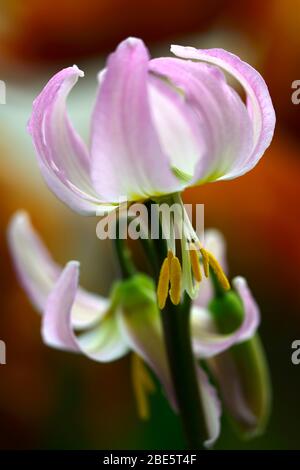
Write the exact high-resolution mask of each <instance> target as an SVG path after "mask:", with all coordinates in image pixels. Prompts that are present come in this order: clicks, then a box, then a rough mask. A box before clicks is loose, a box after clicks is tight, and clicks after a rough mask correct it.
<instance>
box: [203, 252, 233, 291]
mask: <svg viewBox="0 0 300 470" xmlns="http://www.w3.org/2000/svg"><path fill="white" fill-rule="evenodd" d="M208 256H209V264H210V266H211V267H212V269H213V270H214V273H215V275H216V276H217V279H218V281H219V283H220V284H221V286H222V287H223V289H224V290H229V289H230V283H229V281H228V279H227V277H226V275H225V273H224V271H223V269H222V268H221V266H220V264H219V263H218V261H217V260H216V258H215V257H214V256H213V255H212V254H211V253H209V252H208Z"/></svg>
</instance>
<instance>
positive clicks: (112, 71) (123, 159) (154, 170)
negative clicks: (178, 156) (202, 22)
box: [91, 38, 182, 201]
mask: <svg viewBox="0 0 300 470" xmlns="http://www.w3.org/2000/svg"><path fill="white" fill-rule="evenodd" d="M148 64H149V56H148V51H147V50H146V48H145V45H144V44H143V42H142V41H141V40H139V39H136V38H129V39H127V40H125V41H123V42H122V43H121V44H120V45H119V46H118V48H117V49H116V51H115V52H114V53H113V54H112V55H111V56H110V57H109V59H108V63H107V68H106V70H105V73H103V74H101V76H100V84H99V91H98V96H97V99H96V104H95V109H94V113H93V117H92V130H91V134H92V135H91V154H92V161H91V175H92V179H93V182H94V186H95V188H96V189H97V190H98V192H99V193H101V194H103V195H104V196H105V197H106V198H107V200H109V201H119V198H120V196H123V198H125V199H128V200H136V199H141V198H145V197H148V196H155V195H159V194H163V193H170V192H174V191H176V190H180V188H181V187H182V185H181V184H180V182H179V180H178V179H177V178H176V177H175V176H174V175H173V173H172V171H171V164H170V161H169V159H168V157H167V155H166V154H165V153H164V151H163V150H162V148H161V145H160V141H159V137H158V135H157V132H156V130H155V126H154V122H153V118H152V115H151V110H150V104H149V90H148Z"/></svg>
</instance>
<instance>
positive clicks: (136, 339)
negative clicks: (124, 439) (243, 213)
mask: <svg viewBox="0 0 300 470" xmlns="http://www.w3.org/2000/svg"><path fill="white" fill-rule="evenodd" d="M207 238H208V243H209V244H210V245H211V249H212V251H213V252H215V254H216V255H217V254H218V253H217V252H218V251H219V255H220V257H221V258H222V257H223V253H222V250H220V248H219V246H220V243H219V240H220V236H219V235H218V234H217V233H215V232H212V233H211V234H210V235H209V234H208V235H207ZM9 244H10V249H11V252H12V256H13V259H14V263H15V267H16V270H17V272H18V275H19V278H20V281H21V283H22V285H23V287H24V289H25V291H26V292H27V294H28V296H29V297H30V299H31V301H32V303H33V305H34V306H35V307H36V309H37V310H38V311H39V312H40V313H42V314H43V315H42V336H43V339H44V342H45V343H46V344H48V345H50V346H52V347H55V348H59V349H62V350H68V351H73V352H77V353H83V354H85V355H86V356H88V357H89V358H91V359H93V360H96V361H99V362H109V361H113V360H116V359H118V358H120V357H122V356H124V355H125V354H127V353H128V352H129V351H133V352H134V353H135V355H134V360H133V384H134V388H135V392H136V396H137V400H138V405H139V409H140V412H141V415H142V416H144V417H146V416H147V415H148V405H147V400H146V394H147V393H148V392H149V391H151V390H152V388H153V382H152V381H151V378H150V376H149V374H148V373H147V369H146V368H145V366H144V365H143V362H142V361H141V359H142V360H143V361H145V362H146V363H147V364H148V366H149V367H150V368H151V369H152V370H153V371H154V373H155V374H156V375H157V377H158V378H159V380H160V382H161V383H162V385H163V387H164V390H165V392H166V394H167V396H168V398H169V401H170V403H171V405H172V407H173V408H174V410H176V409H177V405H176V397H175V393H174V390H173V386H172V381H171V377H170V372H169V368H168V362H167V357H166V351H165V345H164V341H163V333H162V326H161V319H160V314H159V309H158V307H157V302H156V296H155V286H154V284H153V281H152V280H151V279H150V278H149V277H147V276H145V275H144V274H137V275H135V276H133V277H132V278H130V279H128V280H125V281H120V282H119V283H117V284H116V285H115V287H114V288H113V290H112V294H111V297H110V299H106V298H103V297H101V296H99V295H95V294H91V293H89V292H87V291H85V290H84V289H82V288H80V287H79V286H78V278H79V263H78V262H77V261H70V262H69V263H67V265H66V266H65V268H63V269H62V268H60V267H59V266H58V265H57V264H56V263H55V262H54V261H53V260H52V258H51V256H50V254H49V253H48V251H47V249H46V248H45V246H44V245H43V243H42V241H41V240H40V238H39V236H38V235H37V233H36V232H35V231H34V229H33V228H32V226H31V224H30V221H29V218H28V216H27V214H26V213H23V212H19V213H17V214H15V216H14V217H13V218H12V221H11V223H10V226H9ZM233 285H234V286H235V289H236V291H237V294H238V296H239V299H240V301H241V303H242V306H243V319H242V321H241V323H240V324H239V325H238V327H237V328H236V329H235V330H234V331H233V332H230V334H219V333H218V331H217V329H216V327H215V325H214V322H213V320H212V317H211V314H210V312H209V310H208V309H207V308H206V307H204V306H202V307H201V308H200V307H199V306H197V305H195V306H194V307H193V308H192V315H191V322H192V323H191V332H192V339H193V346H194V351H195V356H196V357H197V358H201V359H207V360H209V361H210V360H211V359H212V358H214V357H215V356H216V355H220V353H222V352H224V351H226V350H228V349H229V348H231V347H232V346H233V345H234V344H238V343H243V342H244V341H246V340H247V339H249V338H251V337H252V336H253V334H254V333H255V331H256V329H257V326H258V323H259V311H258V308H257V305H256V303H255V301H254V300H253V298H252V295H251V293H250V291H249V289H248V287H247V284H246V281H245V280H244V279H243V278H236V279H235V280H233ZM209 289H210V285H209V284H208V281H206V282H205V283H203V287H202V290H203V292H202V293H203V299H205V298H206V301H205V303H206V304H207V301H208V297H210V295H211V294H210V293H209V292H210V291H209ZM204 291H205V292H204ZM205 296H206V297H205ZM217 357H219V356H217ZM196 367H197V373H198V379H199V393H200V394H201V398H202V402H203V403H204V411H205V418H206V424H207V430H208V439H207V441H206V445H212V444H213V442H214V441H215V440H216V438H217V437H218V435H219V432H220V415H221V405H220V401H219V399H218V396H217V392H216V390H215V389H214V387H213V386H212V385H211V384H210V382H209V380H208V378H207V376H206V374H205V372H204V371H203V369H202V368H201V367H200V366H199V365H197V366H196Z"/></svg>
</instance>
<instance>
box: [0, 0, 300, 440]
mask: <svg viewBox="0 0 300 470" xmlns="http://www.w3.org/2000/svg"><path fill="white" fill-rule="evenodd" d="M299 7H300V2H299V1H297V0H285V1H284V2H283V1H281V0H265V1H264V2H261V1H259V0H245V1H243V2H238V1H234V0H185V1H184V2H183V1H182V0H172V1H170V0H164V1H163V0H152V1H151V2H150V1H145V0H126V2H125V1H124V0H123V1H122V0H77V1H76V2H74V1H71V0H59V1H58V0H52V1H51V2H40V1H39V0H26V1H25V0H23V1H22V0H9V1H8V0H0V79H1V80H4V81H5V82H6V86H7V90H6V104H5V105H4V104H0V116H1V117H0V133H1V134H0V135H1V139H0V151H1V159H0V169H1V171H0V213H1V217H0V224H1V232H0V237H1V238H0V253H1V263H0V273H1V280H2V281H1V284H2V286H1V315H0V339H2V340H4V341H5V342H6V346H7V364H6V365H5V366H4V365H2V366H0V421H1V429H0V447H1V448H6V449H14V448H18V449H31V448H35V449H40V448H43V449H51V448H53V449H55V448H64V449H76V448H81V449H93V448H95V449H116V448H118V449H168V448H169V449H170V448H172V449H175V448H179V449H180V448H182V447H183V446H184V440H183V436H182V434H181V429H180V425H179V422H178V419H177V418H176V417H175V416H173V415H172V413H171V411H170V410H169V408H168V405H167V403H166V401H165V399H164V397H163V395H162V394H161V393H157V394H156V395H155V396H154V397H153V399H152V417H151V419H150V421H149V422H141V421H139V419H138V417H137V413H136V409H135V403H134V398H133V392H132V386H131V382H130V369H129V360H128V358H125V359H123V360H120V361H117V362H115V363H113V364H108V365H101V364H97V363H94V362H91V361H89V360H88V359H86V358H84V357H79V356H77V355H71V354H67V353H60V352H59V351H55V350H51V349H49V348H47V347H46V346H44V345H43V344H42V341H41V337H40V319H39V317H38V315H37V314H36V312H35V311H34V310H33V308H32V307H31V305H30V303H29V301H28V300H27V298H26V295H25V294H24V292H23V291H22V289H21V288H20V286H19V284H18V282H17V280H16V277H15V273H14V271H13V268H12V264H11V260H10V256H9V253H8V250H7V243H6V226H7V223H8V221H9V218H10V217H11V215H12V214H13V212H14V211H15V210H17V209H19V208H23V209H26V210H27V211H28V212H29V213H30V214H31V218H32V221H33V223H34V225H35V226H36V228H37V229H38V230H39V232H40V234H41V235H42V237H43V239H44V240H45V241H46V243H47V245H48V247H49V248H50V250H51V252H52V253H53V254H54V257H55V258H56V259H57V260H58V261H59V262H61V263H65V262H66V261H67V260H69V259H79V260H80V261H81V265H82V268H81V280H82V284H83V285H84V286H85V287H86V288H89V289H91V290H95V291H97V292H100V293H102V294H105V293H107V292H108V290H109V286H110V284H111V281H112V279H113V278H114V277H115V275H116V266H115V261H114V259H113V253H112V250H111V247H110V245H109V244H105V243H100V242H99V240H97V238H96V236H95V226H96V219H94V218H84V217H81V216H79V215H76V214H74V213H72V212H71V211H70V210H69V209H68V208H66V207H65V206H64V205H63V204H62V203H61V202H60V201H58V200H57V199H56V198H55V196H53V195H52V193H51V192H50V191H49V190H48V189H47V188H46V186H45V184H44V181H43V180H42V177H41V175H40V173H39V171H38V167H37V164H36V159H35V155H34V151H33V148H32V144H31V141H30V139H29V136H28V135H27V133H26V122H27V120H28V117H29V115H30V112H31V106H32V101H33V99H34V97H35V96H36V95H37V94H38V93H39V91H40V90H41V88H42V87H43V86H44V84H45V83H46V82H47V81H48V79H49V78H50V77H51V76H52V74H53V73H54V72H56V71H58V70H59V69H61V68H62V67H65V66H69V65H72V64H73V63H76V64H77V65H78V66H79V67H80V68H81V69H83V70H85V72H86V78H85V79H84V80H81V81H80V83H78V85H77V86H76V87H75V90H74V92H73V93H72V96H71V98H70V111H71V115H72V118H73V119H74V121H75V125H76V127H77V129H79V130H80V132H81V133H82V135H83V136H85V137H86V138H88V124H89V123H88V118H89V113H90V109H91V106H92V103H93V100H94V97H95V91H96V72H97V71H98V70H99V69H100V68H101V67H102V66H103V63H104V60H105V56H106V55H107V53H109V52H110V51H112V50H113V49H114V48H115V47H116V45H117V43H118V42H119V41H120V40H122V39H124V38H125V37H127V36H139V37H141V38H143V39H144V41H145V42H146V43H147V45H148V46H149V48H150V51H151V53H152V54H153V55H154V56H158V55H169V44H171V43H179V44H182V45H191V46H195V47H198V48H207V47H223V48H225V49H228V50H230V51H232V52H234V53H236V54H238V55H240V56H241V57H242V58H243V59H244V60H246V61H248V62H249V63H251V64H252V65H253V66H254V67H256V68H257V69H258V70H259V71H260V72H261V73H262V74H263V76H264V78H265V80H266V82H267V84H268V86H269V89H270V93H271V96H272V99H273V102H274V106H275V109H276V114H277V128H276V133H275V139H274V141H273V143H272V145H271V148H270V149H269V150H268V151H267V152H266V154H265V157H264V158H263V159H262V160H261V162H260V164H259V165H258V166H257V167H256V168H255V169H254V170H253V171H252V172H251V173H249V174H247V175H245V176H243V177H242V178H240V179H237V180H234V181H232V182H227V183H217V184H213V185H206V186H204V187H201V188H197V189H194V190H192V191H188V192H186V194H185V200H186V202H198V203H204V204H205V224H206V227H217V228H218V229H220V230H221V231H222V232H223V233H224V234H225V236H226V239H227V242H228V257H229V262H230V268H231V275H232V276H233V275H236V274H243V275H244V276H245V277H247V279H248V280H249V284H250V286H251V288H252V290H253V292H254V294H255V297H256V299H257V301H258V303H259V305H260V306H261V311H262V326H261V330H260V331H261V335H262V338H263V342H264V345H265V348H266V352H267V356H268V360H269V364H270V368H271V375H272V381H273V389H274V398H273V410H272V416H271V420H270V424H269V427H268V429H267V431H266V433H265V435H264V436H262V437H259V438H257V439H255V440H253V441H251V442H240V441H239V440H238V439H237V438H236V436H235V435H234V434H233V433H232V432H231V431H230V429H229V428H228V427H227V423H226V422H224V426H223V431H222V436H221V438H220V440H219V442H218V444H217V448H220V449H223V448H226V449H240V448H241V449H297V448H298V449H299V448H300V431H299V420H300V408H299V399H298V397H299V392H300V365H299V366H298V367H297V366H295V365H292V363H291V359H290V357H291V343H292V341H293V340H294V339H300V277H299V265H300V243H299V232H300V210H299V199H300V184H299V182H300V105H298V106H297V105H294V104H292V101H291V94H292V91H293V90H292V82H293V81H294V80H297V79H300V54H299V51H300V34H299V28H300V8H299Z"/></svg>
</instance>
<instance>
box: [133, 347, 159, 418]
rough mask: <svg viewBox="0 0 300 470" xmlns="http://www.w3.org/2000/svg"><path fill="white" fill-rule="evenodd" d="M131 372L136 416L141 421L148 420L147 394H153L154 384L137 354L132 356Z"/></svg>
mask: <svg viewBox="0 0 300 470" xmlns="http://www.w3.org/2000/svg"><path fill="white" fill-rule="evenodd" d="M131 372H132V384H133V389H134V394H135V398H136V404H137V409H138V414H139V416H140V418H141V419H149V416H150V410H149V401H148V394H149V393H153V392H154V390H155V384H154V382H153V380H152V377H151V375H150V374H149V372H148V370H147V368H146V366H145V365H144V363H143V361H142V359H140V357H139V356H138V355H137V354H133V355H132V360H131Z"/></svg>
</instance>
